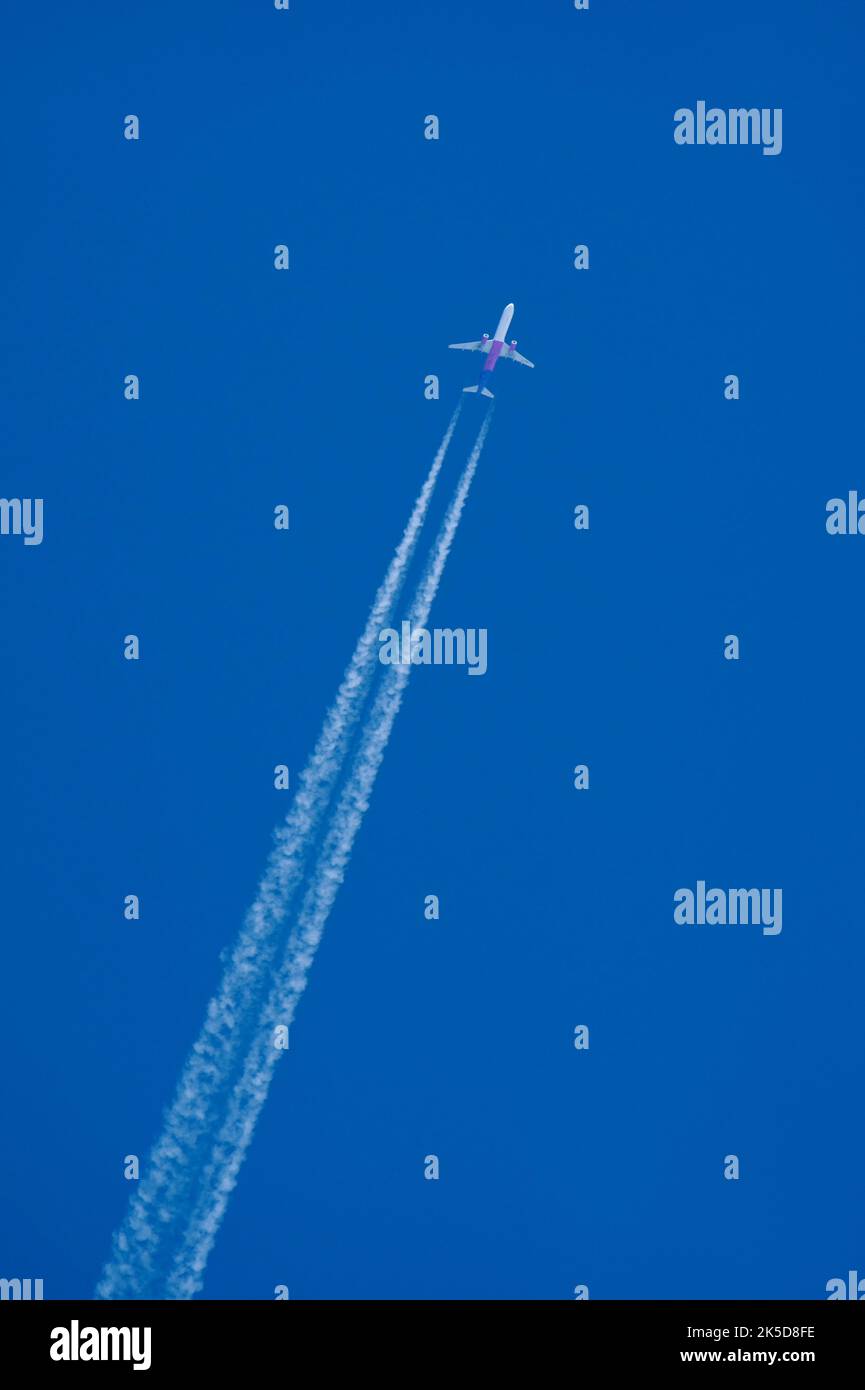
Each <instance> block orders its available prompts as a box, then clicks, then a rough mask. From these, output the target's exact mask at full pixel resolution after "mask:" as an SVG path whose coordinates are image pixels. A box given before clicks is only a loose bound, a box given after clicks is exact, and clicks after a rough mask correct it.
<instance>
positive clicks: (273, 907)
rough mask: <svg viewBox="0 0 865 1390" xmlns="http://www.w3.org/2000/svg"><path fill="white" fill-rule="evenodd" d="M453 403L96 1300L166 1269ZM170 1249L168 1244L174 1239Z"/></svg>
mask: <svg viewBox="0 0 865 1390" xmlns="http://www.w3.org/2000/svg"><path fill="white" fill-rule="evenodd" d="M461 408H462V402H461V401H460V402H458V403H457V406H456V409H455V410H454V412H453V414H452V416H451V418H450V422H449V424H448V427H447V429H446V431H445V434H444V437H443V439H442V441H441V444H440V445H439V448H438V452H437V453H436V456H435V458H434V459H433V462H432V466H431V468H430V470H429V473H428V474H427V477H426V480H425V482H424V484H423V487H422V488H421V490H420V493H419V494H418V497H417V500H416V501H415V504H414V507H413V509H412V512H411V516H410V517H409V520H408V522H407V524H406V528H405V531H404V532H403V535H402V539H401V540H400V542H399V545H398V546H397V548H396V551H395V552H394V555H393V558H392V559H391V562H390V565H389V566H388V569H387V572H386V574H385V577H384V579H383V580H382V583H381V585H380V587H379V589H378V592H377V593H376V596H375V600H374V602H373V605H372V608H371V609H370V612H369V616H368V618H367V621H366V626H365V627H364V630H363V632H362V634H361V636H360V638H359V639H358V643H357V646H356V647H355V650H354V654H353V655H352V658H351V660H350V662H349V664H348V666H347V667H346V670H345V674H344V675H343V678H342V683H341V684H340V686H339V689H338V691H337V695H336V698H335V700H334V702H333V704H332V705H331V707H330V709H329V710H328V713H327V715H326V717H325V720H324V724H323V725H322V729H321V732H320V734H319V736H318V741H317V742H316V745H315V748H314V750H313V752H312V754H311V756H310V758H309V761H308V762H307V765H306V767H305V768H304V770H303V772H302V773H301V775H300V778H299V785H298V789H297V792H296V794H295V797H294V801H293V803H292V806H291V809H290V811H289V813H288V815H287V817H286V819H285V822H284V824H283V825H282V826H281V827H280V828H279V829H278V830H277V831H276V833H275V835H274V846H273V849H272V850H271V853H270V857H269V859H268V862H267V866H266V869H265V873H264V876H263V877H262V879H261V882H260V883H259V885H258V891H257V893H256V896H255V900H254V901H253V903H252V906H251V907H250V908H249V910H248V912H247V914H246V917H245V919H244V922H243V926H242V927H241V930H240V934H239V936H238V938H237V941H236V943H235V945H234V948H233V950H232V953H231V956H230V958H229V961H228V963H227V965H226V967H225V971H224V973H223V977H222V980H221V982H220V986H219V990H218V992H217V993H216V994H215V995H214V997H213V998H212V999H211V1000H210V1002H209V1004H208V1006H207V1016H206V1018H205V1021H204V1025H203V1027H202V1029H201V1032H200V1034H199V1036H198V1039H197V1041H196V1042H195V1044H194V1046H193V1049H192V1051H191V1053H190V1054H189V1057H188V1058H187V1060H186V1063H185V1065H184V1068H183V1071H182V1072H181V1075H180V1080H179V1082H178V1085H177V1089H176V1092H175V1095H174V1099H173V1101H172V1103H171V1106H170V1108H169V1109H168V1111H167V1113H166V1116H165V1120H164V1124H163V1129H162V1133H161V1135H160V1136H159V1138H158V1139H157V1141H156V1143H155V1144H154V1147H153V1149H152V1151H151V1153H150V1157H149V1160H148V1163H147V1176H146V1177H144V1178H142V1180H141V1182H140V1183H139V1185H138V1186H137V1188H136V1191H135V1194H134V1196H133V1197H132V1199H131V1201H130V1204H129V1210H128V1212H127V1215H126V1217H125V1219H124V1222H123V1224H122V1226H121V1227H120V1229H119V1230H118V1231H117V1232H116V1233H115V1236H114V1241H113V1249H112V1254H111V1258H110V1259H109V1261H108V1263H107V1264H106V1266H105V1269H104V1271H103V1275H102V1278H101V1280H100V1282H99V1285H98V1287H97V1290H96V1296H97V1297H99V1298H134V1297H144V1296H145V1292H146V1290H147V1289H148V1288H149V1287H150V1286H151V1285H152V1283H153V1281H154V1280H157V1279H159V1278H160V1277H161V1274H160V1266H162V1267H164V1266H165V1264H166V1255H165V1253H164V1247H165V1244H166V1243H167V1242H171V1240H172V1236H173V1234H174V1233H175V1229H176V1228H175V1222H176V1216H177V1212H178V1209H179V1207H180V1206H181V1205H182V1204H183V1203H184V1202H185V1201H186V1200H187V1197H188V1194H189V1191H190V1188H191V1186H192V1184H193V1180H194V1177H195V1173H196V1167H197V1160H199V1161H200V1159H202V1158H203V1153H202V1154H199V1150H200V1149H202V1148H203V1147H204V1145H203V1143H202V1140H203V1139H204V1141H205V1142H206V1136H207V1135H208V1134H209V1133H211V1132H212V1129H213V1126H214V1124H215V1123H216V1121H217V1118H218V1116H217V1115H216V1114H215V1113H214V1110H215V1108H217V1103H218V1101H219V1099H220V1097H222V1096H223V1095H224V1091H225V1087H226V1085H227V1084H229V1083H230V1081H231V1079H232V1077H233V1076H234V1074H235V1073H236V1070H237V1068H238V1067H239V1066H240V1064H241V1061H242V1058H243V1056H244V1052H243V1049H244V1048H245V1047H246V1046H248V1044H249V1041H250V1037H249V1034H250V1028H251V1027H254V1024H255V1022H256V1021H257V1009H258V1007H259V1005H260V1004H261V1001H262V996H263V994H264V991H265V989H266V988H267V983H268V980H269V977H270V968H271V966H272V964H273V961H274V960H275V958H276V952H277V950H278V949H279V947H280V945H281V939H280V938H281V936H282V932H281V930H280V929H281V928H282V927H283V925H284V920H285V916H286V912H287V908H288V906H289V903H290V900H291V897H292V894H293V892H294V890H295V889H296V888H297V886H298V883H299V881H300V878H301V875H302V871H303V867H304V863H305V859H306V855H307V854H308V852H309V848H310V844H311V842H312V841H313V839H314V836H315V833H316V831H317V829H318V827H319V824H320V822H321V818H322V816H323V814H324V812H325V810H326V809H327V806H328V805H329V803H330V800H331V797H332V795H333V791H334V787H335V784H336V781H337V778H338V776H339V773H340V771H341V769H342V767H343V765H344V762H345V758H346V755H347V752H348V748H349V745H350V735H351V732H352V729H353V728H354V726H355V724H356V723H357V720H358V718H359V717H360V714H361V712H362V710H363V707H364V704H365V702H366V697H367V695H368V693H369V688H370V684H371V682H372V678H373V675H374V674H375V671H376V669H377V665H378V663H377V662H376V653H375V648H376V646H377V643H378V635H379V632H380V630H381V628H382V627H383V626H386V625H387V623H388V621H389V618H390V615H391V613H392V610H393V608H394V605H395V604H396V601H397V599H398V597H399V594H400V591H401V589H402V585H403V582H404V580H405V575H406V571H407V569H408V566H409V563H410V561H411V559H412V556H413V554H414V551H415V547H416V545H417V541H418V537H419V536H420V532H421V529H422V527H423V524H424V521H425V519H426V515H427V511H428V509H429V504H430V499H431V497H432V494H433V489H434V488H435V485H436V482H437V480H438V476H439V473H440V472H441V468H442V464H443V463H444V459H445V455H446V453H447V450H448V445H449V444H450V442H451V439H452V437H453V433H454V430H455V429H456V424H457V420H458V419H459V415H460V410H461ZM174 1238H175V1239H176V1235H174Z"/></svg>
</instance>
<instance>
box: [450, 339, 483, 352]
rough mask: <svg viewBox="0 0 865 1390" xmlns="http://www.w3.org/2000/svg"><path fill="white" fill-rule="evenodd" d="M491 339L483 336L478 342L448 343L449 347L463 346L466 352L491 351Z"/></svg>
mask: <svg viewBox="0 0 865 1390" xmlns="http://www.w3.org/2000/svg"><path fill="white" fill-rule="evenodd" d="M491 345H492V344H491V340H490V339H489V338H483V339H481V340H480V341H478V342H477V343H448V347H449V348H462V349H463V351H464V352H489V350H490V347H491Z"/></svg>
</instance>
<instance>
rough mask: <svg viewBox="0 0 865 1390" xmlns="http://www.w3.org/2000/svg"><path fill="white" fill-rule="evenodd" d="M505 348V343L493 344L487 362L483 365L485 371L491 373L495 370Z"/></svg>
mask: <svg viewBox="0 0 865 1390" xmlns="http://www.w3.org/2000/svg"><path fill="white" fill-rule="evenodd" d="M503 347H504V343H499V342H494V343H493V345H492V347H491V348H490V350H489V352H488V353H487V360H486V362H485V363H484V365H483V371H485V372H491V371H492V370H493V367H494V366H495V365H496V362H497V361H498V357H499V353H500V352H501V350H502V348H503Z"/></svg>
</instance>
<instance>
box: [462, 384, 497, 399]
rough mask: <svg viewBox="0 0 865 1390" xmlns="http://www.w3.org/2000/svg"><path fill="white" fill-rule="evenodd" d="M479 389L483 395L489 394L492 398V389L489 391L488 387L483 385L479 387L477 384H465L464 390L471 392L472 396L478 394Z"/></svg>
mask: <svg viewBox="0 0 865 1390" xmlns="http://www.w3.org/2000/svg"><path fill="white" fill-rule="evenodd" d="M479 390H480V393H481V395H482V396H489V397H490V398H491V399H492V394H493V393H492V391H488V390H487V388H486V387H485V386H482V387H477V386H464V387H463V391H468V392H469V394H470V395H472V396H474V395H477V392H478V391H479Z"/></svg>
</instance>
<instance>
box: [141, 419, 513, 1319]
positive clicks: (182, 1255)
mask: <svg viewBox="0 0 865 1390" xmlns="http://www.w3.org/2000/svg"><path fill="white" fill-rule="evenodd" d="M491 418H492V406H490V407H489V409H488V411H487V414H486V416H485V418H484V422H483V424H482V426H481V429H480V433H479V434H478V437H477V439H476V441H475V444H474V448H473V449H472V452H471V454H470V456H469V459H468V462H467V464H466V467H465V469H464V471H463V474H462V477H461V478H460V481H459V483H458V485H457V489H456V492H455V493H454V496H453V498H452V500H451V503H450V506H449V508H448V511H447V514H446V516H445V519H444V521H443V523H442V527H441V530H440V531H439V534H438V537H437V539H436V542H435V545H434V547H433V550H432V552H431V555H430V558H429V561H428V563H427V567H426V570H425V572H424V574H423V576H422V578H421V581H420V583H419V585H418V588H417V591H416V593H415V596H414V601H413V604H412V610H411V624H412V628H413V629H414V628H418V627H423V626H424V625H425V623H426V620H427V618H428V616H429V611H430V608H431V606H432V603H433V600H434V598H435V595H436V591H437V589H438V586H439V581H440V580H441V576H442V573H443V571H444V567H445V563H446V561H447V558H448V555H449V553H450V549H451V546H452V544H453V540H454V537H455V535H456V532H457V527H458V526H459V523H460V517H461V516H462V511H463V507H464V506H465V501H466V498H467V496H468V492H469V488H470V487H471V484H472V479H473V478H474V475H475V470H476V469H477V465H478V460H479V459H480V456H481V450H482V449H483V446H484V440H485V439H486V436H487V431H488V429H489V426H490V421H491ZM410 674H411V666H410V665H406V666H391V667H389V669H388V672H387V674H386V675H385V676H384V677H383V678H382V685H381V689H380V690H379V693H378V695H377V696H376V698H375V700H374V702H373V705H372V709H371V711H370V715H369V718H368V719H367V721H366V724H365V726H364V732H363V735H362V738H361V743H360V746H359V749H358V752H357V754H356V757H355V760H354V763H353V765H352V767H351V770H350V772H349V775H348V778H347V780H346V783H345V786H344V788H343V791H342V793H341V795H340V797H339V799H338V801H337V804H336V808H335V810H334V813H333V816H332V818H331V821H330V825H329V828H328V831H327V833H326V835H325V839H324V844H323V847H322V850H321V852H320V854H319V857H318V860H317V862H316V865H315V869H314V871H313V877H312V880H311V882H310V885H309V888H308V889H307V892H306V894H305V896H304V899H303V903H302V906H301V910H300V914H299V917H298V920H297V923H296V925H295V926H294V928H293V929H292V932H291V934H290V936H289V939H288V942H287V945H286V948H285V953H284V956H283V961H282V965H281V966H280V969H279V971H278V973H277V976H276V978H275V980H274V984H273V988H272V989H271V992H270V996H269V998H268V1001H267V1004H266V1007H265V1009H264V1012H263V1014H262V1016H261V1018H260V1020H259V1024H258V1028H257V1031H256V1036H255V1040H254V1042H253V1044H252V1046H251V1048H250V1051H249V1055H248V1057H247V1060H246V1064H245V1066H244V1069H243V1073H242V1075H241V1077H240V1079H239V1080H238V1082H237V1084H236V1085H235V1087H234V1090H233V1092H232V1094H231V1097H230V1100H229V1103H228V1107H227V1110H226V1115H225V1119H224V1121H223V1123H222V1125H221V1127H220V1130H219V1132H218V1134H217V1136H216V1138H215V1141H214V1146H213V1152H212V1155H211V1158H210V1161H209V1162H208V1164H207V1165H206V1167H205V1169H204V1173H203V1178H202V1186H201V1191H200V1195H199V1197H198V1199H197V1201H196V1204H195V1207H194V1208H193V1211H192V1214H191V1216H190V1218H189V1221H188V1224H187V1227H186V1233H185V1235H184V1237H183V1240H182V1242H181V1244H180V1246H179V1248H178V1250H177V1254H176V1256H175V1260H174V1264H173V1267H172V1271H171V1274H170V1275H169V1278H168V1281H167V1284H166V1291H165V1294H164V1297H166V1298H170V1299H187V1298H192V1297H193V1296H194V1295H195V1293H197V1292H198V1290H199V1289H200V1287H201V1285H202V1282H203V1278H204V1269H205V1265H206V1263H207V1259H208V1256H209V1254H210V1251H211V1249H212V1247H213V1243H214V1241H215V1239H216V1235H217V1232H218V1230H219V1227H220V1224H221V1222H222V1218H223V1215H224V1213H225V1209H226V1206H227V1204H228V1199H229V1196H230V1195H231V1192H232V1190H233V1188H234V1185H235V1183H236V1181H237V1176H238V1173H239V1171H240V1168H241V1165H242V1163H243V1160H244V1158H245V1156H246V1151H247V1149H248V1148H249V1145H250V1142H251V1140H252V1136H253V1133H254V1130H255V1126H256V1123H257V1121H258V1117H259V1115H260V1113H261V1110H262V1107H263V1106H264V1102H265V1100H266V1099H267V1093H268V1090H269V1088H270V1083H271V1080H272V1077H273V1071H274V1068H275V1066H276V1063H277V1061H278V1059H279V1057H280V1056H281V1050H280V1049H278V1048H277V1047H275V1045H274V1030H275V1028H276V1027H277V1026H279V1025H286V1026H287V1025H289V1024H290V1023H291V1021H292V1019H293V1017H294V1012H295V1009H296V1006H297V1001H298V999H299V998H300V995H301V994H302V993H303V991H304V989H305V988H306V983H307V979H308V976H309V970H310V967H311V965H312V962H313V959H314V956H315V952H316V949H317V947H318V943H319V941H320V940H321V936H322V933H323V931H324V927H325V924H326V922H327V919H328V916H329V915H330V910H331V908H332V906H333V903H334V900H335V898H336V895H337V893H338V891H339V888H340V885H341V884H342V882H343V879H344V878H345V872H346V868H347V866H348V862H349V859H350V857H351V852H352V848H353V845H354V841H355V837H356V835H357V832H358V830H359V829H360V826H361V823H362V821H363V817H364V814H365V812H366V810H367V808H368V806H369V801H370V796H371V794H372V790H373V786H374V784H375V779H376V775H377V773H378V770H379V768H380V766H381V763H382V759H383V757H384V753H385V749H386V747H387V743H388V740H389V738H390V735H391V731H392V729H393V725H394V721H395V720H396V717H397V714H398V713H399V709H400V705H401V704H402V698H403V694H404V692H405V688H406V685H407V683H408V679H409V676H410Z"/></svg>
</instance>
